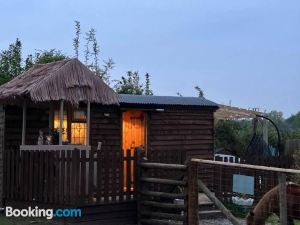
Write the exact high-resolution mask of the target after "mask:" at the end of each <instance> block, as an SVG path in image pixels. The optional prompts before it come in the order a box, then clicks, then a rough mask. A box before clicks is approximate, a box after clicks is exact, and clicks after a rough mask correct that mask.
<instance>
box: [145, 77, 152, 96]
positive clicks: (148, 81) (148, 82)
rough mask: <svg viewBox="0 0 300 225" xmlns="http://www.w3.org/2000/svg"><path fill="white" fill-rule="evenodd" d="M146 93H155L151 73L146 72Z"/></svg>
mask: <svg viewBox="0 0 300 225" xmlns="http://www.w3.org/2000/svg"><path fill="white" fill-rule="evenodd" d="M145 80H146V83H145V95H153V91H152V90H151V89H150V75H149V73H146V74H145Z"/></svg>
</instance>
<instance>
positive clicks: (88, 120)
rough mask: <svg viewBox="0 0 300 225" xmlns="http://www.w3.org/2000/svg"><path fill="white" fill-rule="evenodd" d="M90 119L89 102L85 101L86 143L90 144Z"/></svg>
mask: <svg viewBox="0 0 300 225" xmlns="http://www.w3.org/2000/svg"><path fill="white" fill-rule="evenodd" d="M90 120H91V103H90V101H88V102H87V110H86V141H85V143H86V145H87V146H88V145H90Z"/></svg>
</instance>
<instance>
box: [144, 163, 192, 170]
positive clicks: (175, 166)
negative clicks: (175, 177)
mask: <svg viewBox="0 0 300 225" xmlns="http://www.w3.org/2000/svg"><path fill="white" fill-rule="evenodd" d="M140 166H141V167H143V168H149V169H165V170H186V168H187V167H186V165H178V164H163V163H148V162H147V163H140Z"/></svg>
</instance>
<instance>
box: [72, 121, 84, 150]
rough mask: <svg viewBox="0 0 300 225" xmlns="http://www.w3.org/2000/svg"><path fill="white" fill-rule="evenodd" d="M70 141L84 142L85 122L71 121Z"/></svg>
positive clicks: (74, 142) (82, 143)
mask: <svg viewBox="0 0 300 225" xmlns="http://www.w3.org/2000/svg"><path fill="white" fill-rule="evenodd" d="M71 134H72V135H71V143H72V144H81V145H85V144H86V123H72V125H71Z"/></svg>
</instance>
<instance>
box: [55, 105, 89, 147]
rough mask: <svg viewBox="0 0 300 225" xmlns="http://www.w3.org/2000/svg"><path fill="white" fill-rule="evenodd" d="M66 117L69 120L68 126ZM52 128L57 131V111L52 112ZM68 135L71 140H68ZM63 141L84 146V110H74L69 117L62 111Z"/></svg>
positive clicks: (68, 114)
mask: <svg viewBox="0 0 300 225" xmlns="http://www.w3.org/2000/svg"><path fill="white" fill-rule="evenodd" d="M68 116H70V117H69V118H71V121H70V123H71V124H68ZM68 125H69V127H68ZM54 128H55V129H57V130H58V131H59V111H55V112H54ZM68 135H69V138H70V139H71V140H68ZM63 141H64V142H70V143H71V144H78V145H85V144H86V112H85V111H84V110H79V109H76V110H74V111H73V113H72V114H71V115H70V113H67V111H64V118H63Z"/></svg>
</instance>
